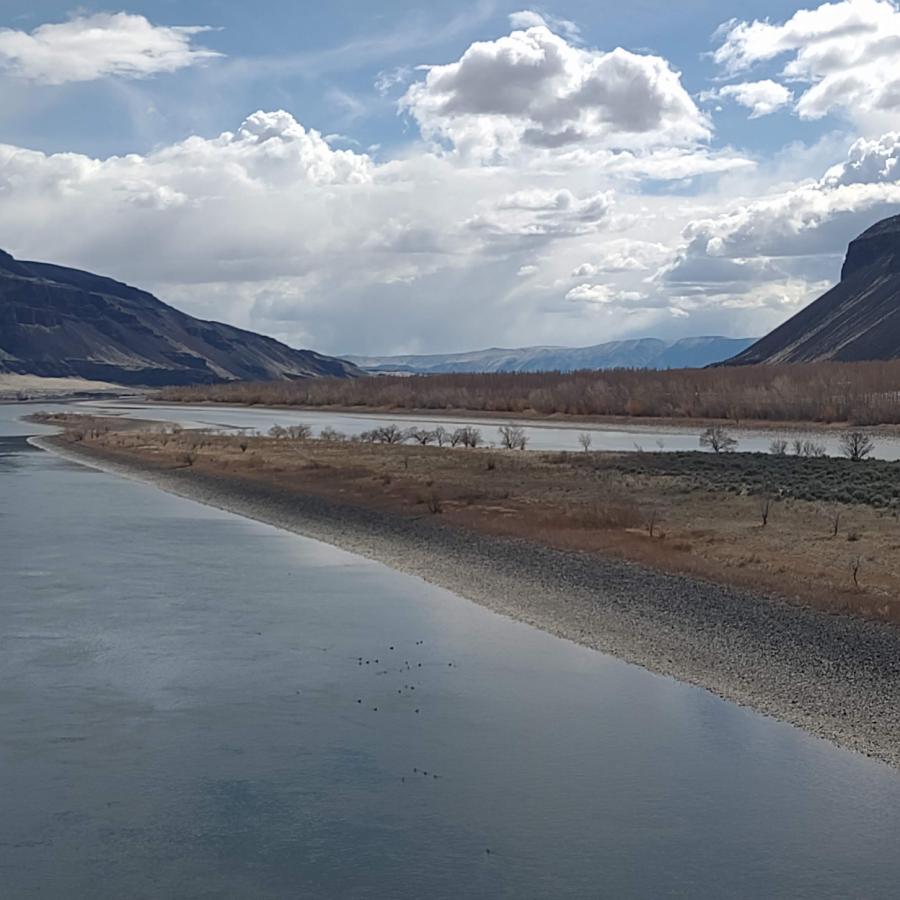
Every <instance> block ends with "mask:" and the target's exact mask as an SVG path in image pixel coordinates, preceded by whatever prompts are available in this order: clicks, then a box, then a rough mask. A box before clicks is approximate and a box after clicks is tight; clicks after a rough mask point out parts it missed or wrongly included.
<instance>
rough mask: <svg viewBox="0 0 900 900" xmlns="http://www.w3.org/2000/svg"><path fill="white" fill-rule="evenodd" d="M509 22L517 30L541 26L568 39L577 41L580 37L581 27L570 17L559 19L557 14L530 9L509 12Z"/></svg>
mask: <svg viewBox="0 0 900 900" xmlns="http://www.w3.org/2000/svg"><path fill="white" fill-rule="evenodd" d="M509 24H510V25H511V26H512V27H513V28H515V29H518V30H525V29H528V28H535V27H539V26H543V27H544V28H548V29H549V30H550V31H555V32H556V33H557V34H561V35H563V37H565V38H568V40H570V41H578V40H579V39H580V38H581V29H580V28H579V27H578V26H577V25H576V24H575V23H574V22H573V21H571V20H570V19H560V18H558V17H557V16H551V15H549V14H548V13H539V12H535V11H534V10H531V9H523V10H520V11H519V12H514V13H510V14H509Z"/></svg>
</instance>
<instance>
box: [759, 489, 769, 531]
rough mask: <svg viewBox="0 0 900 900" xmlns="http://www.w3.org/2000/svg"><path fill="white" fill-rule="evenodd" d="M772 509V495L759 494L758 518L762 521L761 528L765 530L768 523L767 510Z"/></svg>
mask: <svg viewBox="0 0 900 900" xmlns="http://www.w3.org/2000/svg"><path fill="white" fill-rule="evenodd" d="M771 508H772V495H771V494H769V493H765V494H761V495H760V497H759V517H760V519H762V527H763V528H765V527H766V525H768V523H769V510H770V509H771Z"/></svg>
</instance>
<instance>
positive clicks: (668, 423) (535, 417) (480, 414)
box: [135, 397, 900, 436]
mask: <svg viewBox="0 0 900 900" xmlns="http://www.w3.org/2000/svg"><path fill="white" fill-rule="evenodd" d="M135 405H137V406H140V405H147V406H185V407H191V406H196V407H198V408H206V407H208V408H212V409H214V408H216V407H220V408H223V407H233V408H235V409H272V410H284V411H285V412H288V411H290V412H301V413H302V412H310V413H338V414H345V415H353V416H373V417H374V416H377V417H380V418H383V417H385V416H387V417H392V418H396V419H398V420H401V419H423V418H440V419H460V420H471V421H475V420H483V421H486V422H493V421H494V420H499V421H515V422H519V421H520V422H524V423H527V424H528V426H529V427H531V428H571V429H572V430H573V431H574V430H576V429H578V428H580V427H584V426H590V425H593V426H595V427H598V428H609V429H622V430H626V431H627V430H634V431H635V432H640V431H657V430H666V431H672V432H673V433H674V432H688V431H690V432H693V431H696V429H698V428H706V427H707V426H709V425H723V426H725V427H726V428H728V429H730V430H733V431H735V432H742V431H743V432H748V433H749V432H759V433H762V434H786V433H791V434H794V433H801V434H821V435H828V434H836V433H840V432H841V431H843V430H845V429H847V428H849V427H858V426H851V425H850V423H848V422H830V423H827V424H825V423H823V422H813V421H772V420H765V419H747V420H741V421H734V420H732V419H711V418H707V419H703V418H695V419H688V418H678V417H671V416H669V417H666V416H579V415H572V414H563V413H553V414H551V415H544V414H542V413H536V412H534V411H531V410H529V411H526V412H504V411H494V410H477V409H455V408H451V409H405V408H403V409H398V408H397V407H392V406H340V405H334V406H298V405H295V404H287V403H281V404H280V403H240V402H237V401H231V400H184V401H179V400H162V399H156V398H154V397H149V398H146V399H145V400H141V401H138V402H137V403H136V404H135ZM861 430H863V431H866V432H870V433H872V434H884V435H892V436H896V435H900V425H893V424H882V425H869V426H865V427H863V428H862V429H861Z"/></svg>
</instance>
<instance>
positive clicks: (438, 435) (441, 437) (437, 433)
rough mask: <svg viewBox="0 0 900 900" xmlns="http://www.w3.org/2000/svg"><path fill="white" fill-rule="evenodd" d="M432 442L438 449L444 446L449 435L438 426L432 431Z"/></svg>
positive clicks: (444, 429) (442, 427) (441, 426)
mask: <svg viewBox="0 0 900 900" xmlns="http://www.w3.org/2000/svg"><path fill="white" fill-rule="evenodd" d="M433 434H434V442H435V443H436V444H437V445H438V447H443V446H444V444H446V443H447V441H448V440H449V439H450V436H451V435H450V433H449V432H448V431H447V429H446V428H444V426H443V425H438V427H437V428H435V429H434V432H433Z"/></svg>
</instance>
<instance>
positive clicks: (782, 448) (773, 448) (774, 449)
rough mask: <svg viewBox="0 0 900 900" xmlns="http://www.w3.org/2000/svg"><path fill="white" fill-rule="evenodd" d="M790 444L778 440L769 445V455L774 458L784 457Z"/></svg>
mask: <svg viewBox="0 0 900 900" xmlns="http://www.w3.org/2000/svg"><path fill="white" fill-rule="evenodd" d="M787 448H788V442H787V441H785V440H783V439H782V438H778V439H776V440H774V441H772V443H771V444H769V453H771V454H772V456H784V455H785V454H786V453H787Z"/></svg>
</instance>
